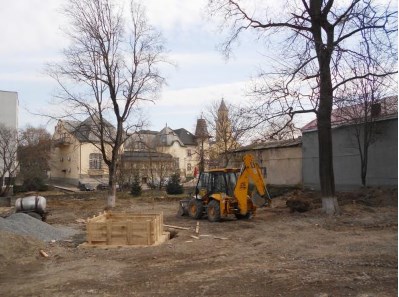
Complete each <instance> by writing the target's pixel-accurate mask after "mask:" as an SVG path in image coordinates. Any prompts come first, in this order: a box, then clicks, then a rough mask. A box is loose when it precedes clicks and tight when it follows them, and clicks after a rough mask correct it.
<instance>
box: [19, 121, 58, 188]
mask: <svg viewBox="0 0 399 297" xmlns="http://www.w3.org/2000/svg"><path fill="white" fill-rule="evenodd" d="M50 151H51V135H50V133H48V132H47V130H46V129H45V128H42V127H38V128H36V127H31V126H28V127H26V128H25V129H24V130H22V131H21V133H20V140H19V146H18V160H19V175H21V177H22V179H23V180H24V184H25V183H26V182H33V181H34V180H36V181H40V183H43V184H44V180H45V179H46V178H47V171H48V170H49V169H50V164H49V162H50Z"/></svg>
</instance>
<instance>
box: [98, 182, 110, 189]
mask: <svg viewBox="0 0 399 297" xmlns="http://www.w3.org/2000/svg"><path fill="white" fill-rule="evenodd" d="M108 189H109V185H108V184H104V183H102V184H99V185H98V186H97V190H99V191H105V190H108Z"/></svg>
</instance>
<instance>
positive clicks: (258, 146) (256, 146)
mask: <svg viewBox="0 0 399 297" xmlns="http://www.w3.org/2000/svg"><path fill="white" fill-rule="evenodd" d="M301 145H302V138H301V137H298V138H295V139H287V140H279V141H270V142H261V143H253V144H250V145H247V146H244V147H240V148H238V149H236V150H234V152H244V151H254V150H264V149H270V148H278V147H291V146H301Z"/></svg>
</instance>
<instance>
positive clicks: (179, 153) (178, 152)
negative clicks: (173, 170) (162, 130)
mask: <svg viewBox="0 0 399 297" xmlns="http://www.w3.org/2000/svg"><path fill="white" fill-rule="evenodd" d="M189 150H190V151H191V156H189V155H188V151H189ZM158 151H159V152H162V153H167V154H171V155H172V156H173V157H174V158H178V159H179V164H178V165H179V169H180V174H181V177H185V176H186V177H192V176H193V175H194V168H195V166H197V164H198V154H197V147H196V146H181V145H180V144H179V143H178V142H174V143H173V144H172V145H171V146H167V147H166V146H165V147H159V148H158ZM188 164H190V165H191V170H187V166H188Z"/></svg>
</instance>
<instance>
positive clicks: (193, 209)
mask: <svg viewBox="0 0 399 297" xmlns="http://www.w3.org/2000/svg"><path fill="white" fill-rule="evenodd" d="M203 212H204V205H203V204H202V201H201V200H199V199H196V198H192V199H191V200H190V202H189V203H188V215H189V216H190V217H191V218H193V219H195V220H198V219H200V218H201V217H202V213H203Z"/></svg>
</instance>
